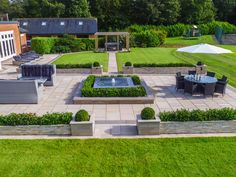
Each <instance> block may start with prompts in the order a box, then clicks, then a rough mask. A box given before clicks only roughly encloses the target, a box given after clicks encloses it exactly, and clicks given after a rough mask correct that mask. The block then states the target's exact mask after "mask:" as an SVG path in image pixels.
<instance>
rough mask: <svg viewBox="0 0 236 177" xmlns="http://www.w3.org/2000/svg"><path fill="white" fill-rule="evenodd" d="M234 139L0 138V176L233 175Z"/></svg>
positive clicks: (158, 176)
mask: <svg viewBox="0 0 236 177" xmlns="http://www.w3.org/2000/svg"><path fill="white" fill-rule="evenodd" d="M235 147H236V138H235V137H234V138H185V139H133V140H128V139H115V140H114V139H106V140H105V139H104V140H99V139H96V140H95V139H91V140H0V157H1V158H0V174H2V175H1V176H4V177H15V176H17V177H42V176H43V177H81V176H83V177H85V176H88V177H99V176H101V177H113V176H117V177H120V176H122V177H131V176H132V177H133V176H134V177H144V176H145V177H170V176H171V177H184V176H186V177H189V176H191V177H200V176H201V177H209V176H212V177H215V176H224V177H229V176H230V177H234V176H236V168H235V165H236V155H235V154H236V148H235Z"/></svg>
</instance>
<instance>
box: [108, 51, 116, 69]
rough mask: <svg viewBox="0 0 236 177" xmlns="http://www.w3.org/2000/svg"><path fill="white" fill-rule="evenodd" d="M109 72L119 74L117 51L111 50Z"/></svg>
mask: <svg viewBox="0 0 236 177" xmlns="http://www.w3.org/2000/svg"><path fill="white" fill-rule="evenodd" d="M108 73H109V74H118V68H117V62H116V52H109V65H108Z"/></svg>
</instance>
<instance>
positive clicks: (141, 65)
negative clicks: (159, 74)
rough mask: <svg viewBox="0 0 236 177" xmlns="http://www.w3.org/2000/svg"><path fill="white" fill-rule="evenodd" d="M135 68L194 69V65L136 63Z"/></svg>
mask: <svg viewBox="0 0 236 177" xmlns="http://www.w3.org/2000/svg"><path fill="white" fill-rule="evenodd" d="M133 66H134V67H135V68H141V67H194V65H193V64H188V63H166V64H156V63H134V64H133Z"/></svg>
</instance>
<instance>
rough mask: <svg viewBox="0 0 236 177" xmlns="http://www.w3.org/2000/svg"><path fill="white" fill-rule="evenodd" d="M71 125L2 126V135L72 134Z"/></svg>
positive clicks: (0, 129)
mask: <svg viewBox="0 0 236 177" xmlns="http://www.w3.org/2000/svg"><path fill="white" fill-rule="evenodd" d="M70 134H71V130H70V125H20V126H0V135H70Z"/></svg>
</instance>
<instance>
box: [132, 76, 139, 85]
mask: <svg viewBox="0 0 236 177" xmlns="http://www.w3.org/2000/svg"><path fill="white" fill-rule="evenodd" d="M131 78H132V80H133V83H134V85H141V80H140V78H139V76H137V75H132V76H131Z"/></svg>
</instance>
